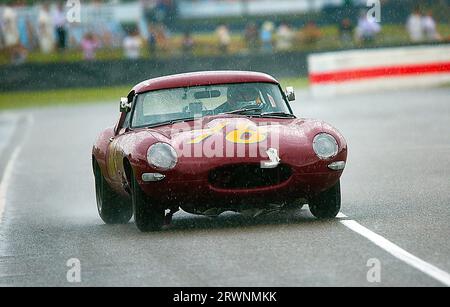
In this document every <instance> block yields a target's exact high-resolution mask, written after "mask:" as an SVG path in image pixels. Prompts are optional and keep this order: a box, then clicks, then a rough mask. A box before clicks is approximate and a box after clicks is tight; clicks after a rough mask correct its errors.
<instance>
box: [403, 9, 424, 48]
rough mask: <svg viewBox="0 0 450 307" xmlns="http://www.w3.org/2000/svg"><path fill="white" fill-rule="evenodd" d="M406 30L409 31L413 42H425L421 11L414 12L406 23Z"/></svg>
mask: <svg viewBox="0 0 450 307" xmlns="http://www.w3.org/2000/svg"><path fill="white" fill-rule="evenodd" d="M406 29H407V30H408V33H409V39H410V40H411V42H413V43H417V42H421V41H423V37H424V34H423V26H422V14H421V13H420V10H419V9H416V10H414V12H413V13H412V14H411V15H410V16H409V18H408V21H407V23H406Z"/></svg>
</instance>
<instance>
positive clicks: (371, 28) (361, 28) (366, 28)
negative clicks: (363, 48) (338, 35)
mask: <svg viewBox="0 0 450 307" xmlns="http://www.w3.org/2000/svg"><path fill="white" fill-rule="evenodd" d="M380 32H381V26H380V25H379V24H378V23H377V22H376V21H375V20H374V19H373V18H367V13H366V12H363V13H361V16H360V17H359V20H358V26H357V27H356V38H357V40H358V41H360V42H362V43H372V42H373V41H374V40H375V38H376V36H377V35H378V34H379V33H380Z"/></svg>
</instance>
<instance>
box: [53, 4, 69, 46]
mask: <svg viewBox="0 0 450 307" xmlns="http://www.w3.org/2000/svg"><path fill="white" fill-rule="evenodd" d="M66 21H67V20H66V13H65V12H64V6H63V3H62V2H59V3H58V5H57V7H56V10H55V12H54V13H53V24H54V26H55V33H56V47H57V49H58V51H60V52H63V51H64V50H66V47H67V29H66Z"/></svg>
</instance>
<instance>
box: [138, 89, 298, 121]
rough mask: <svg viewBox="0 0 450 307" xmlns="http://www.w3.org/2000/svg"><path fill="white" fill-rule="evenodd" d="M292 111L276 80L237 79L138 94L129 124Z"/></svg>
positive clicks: (289, 112) (287, 112)
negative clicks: (235, 80)
mask: <svg viewBox="0 0 450 307" xmlns="http://www.w3.org/2000/svg"><path fill="white" fill-rule="evenodd" d="M225 113H231V114H241V113H242V114H250V115H251V114H260V115H261V114H263V115H264V114H270V113H272V114H278V115H280V114H281V115H282V114H288V115H289V114H291V111H290V110H289V107H288V105H287V102H286V100H285V98H284V95H283V93H282V92H281V89H280V87H279V86H278V85H277V84H272V83H238V84H219V85H208V86H195V87H184V88H173V89H165V90H157V91H151V92H147V93H144V94H140V95H139V96H138V98H137V100H136V105H135V107H134V113H133V119H132V126H133V127H146V126H152V125H157V124H159V123H166V122H169V123H170V122H171V121H178V120H183V119H186V120H188V119H193V118H199V117H202V116H207V115H218V114H225Z"/></svg>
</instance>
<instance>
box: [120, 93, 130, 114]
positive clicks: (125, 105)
mask: <svg viewBox="0 0 450 307" xmlns="http://www.w3.org/2000/svg"><path fill="white" fill-rule="evenodd" d="M130 111H131V102H129V101H128V98H127V97H122V98H120V113H128V112H130Z"/></svg>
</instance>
